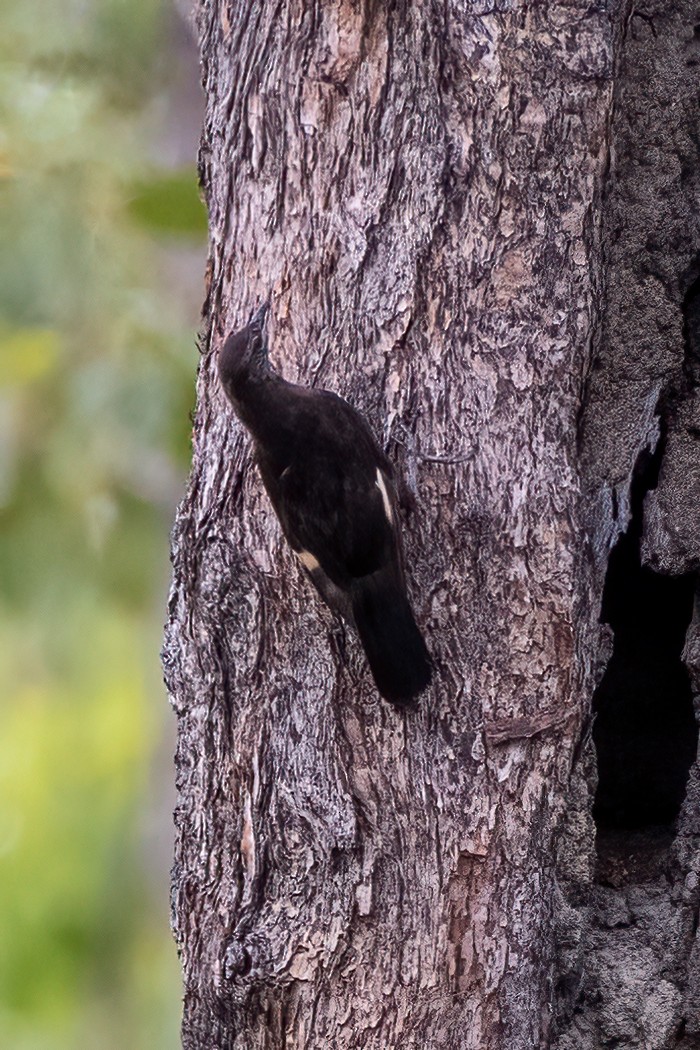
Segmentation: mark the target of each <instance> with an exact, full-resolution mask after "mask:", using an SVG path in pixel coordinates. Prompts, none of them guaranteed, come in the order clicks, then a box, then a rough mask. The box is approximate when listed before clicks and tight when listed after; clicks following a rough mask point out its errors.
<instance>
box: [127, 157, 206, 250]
mask: <svg viewBox="0 0 700 1050" xmlns="http://www.w3.org/2000/svg"><path fill="white" fill-rule="evenodd" d="M129 213H130V215H131V217H132V219H134V220H135V221H136V222H137V223H138V225H139V226H142V227H143V228H145V229H147V230H151V231H155V232H159V233H169V234H175V235H177V236H181V237H196V238H201V237H204V236H206V232H207V215H206V211H205V208H204V205H203V204H202V201H201V199H200V196H199V190H198V187H197V175H196V172H195V170H194V168H186V169H184V170H181V171H177V172H173V173H172V174H170V173H169V174H159V175H154V176H153V177H152V178H150V179H148V180H140V181H139V182H136V183H134V184H132V187H131V194H130V200H129Z"/></svg>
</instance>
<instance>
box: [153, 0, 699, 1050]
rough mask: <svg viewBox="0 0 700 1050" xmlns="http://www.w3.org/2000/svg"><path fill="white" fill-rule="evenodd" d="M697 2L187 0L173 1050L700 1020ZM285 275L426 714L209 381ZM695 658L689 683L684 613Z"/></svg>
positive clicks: (507, 1043)
mask: <svg viewBox="0 0 700 1050" xmlns="http://www.w3.org/2000/svg"><path fill="white" fill-rule="evenodd" d="M698 17H700V9H698V10H696V8H695V6H694V5H692V4H691V3H690V2H687V0H676V2H667V3H659V4H658V5H657V7H656V8H655V9H654V12H653V13H651V14H640V13H638V12H637V13H633V12H632V11H631V9H630V8H629V7H628V6H627V5H625V4H622V3H616V2H612V0H611V2H609V3H607V4H606V3H598V4H591V3H590V2H589V0H587V2H585V3H584V2H580V0H568V2H564V0H562V2H561V3H547V2H541V3H535V4H527V3H525V2H517V0H516V2H505V0H503V2H498V3H491V4H485V3H484V4H481V3H470V4H467V3H466V2H465V0H446V2H444V3H437V2H435V0H416V2H413V3H407V2H405V0H394V2H387V3H377V2H374V0H366V2H365V3H362V2H360V0H355V2H353V0H323V2H322V3H318V2H316V3H312V4H308V3H303V2H302V0H289V2H288V3H287V4H284V5H280V4H277V3H273V2H272V0H258V2H257V3H255V4H252V3H242V4H234V5H227V4H226V3H224V2H223V0H209V2H208V3H207V4H205V5H203V6H202V8H201V10H200V13H199V26H200V35H201V45H202V55H203V63H204V83H205V88H206V91H207V98H208V108H207V118H206V125H205V129H204V134H203V140H202V149H201V177H202V184H203V187H204V191H205V194H206V199H207V203H208V206H209V219H210V229H211V255H210V274H209V290H208V295H207V301H206V303H205V308H204V320H205V327H204V332H203V339H202V348H203V356H202V364H201V368H200V373H199V383H198V407H197V412H196V418H195V426H194V463H193V469H192V475H191V480H190V485H189V489H188V493H187V496H186V498H185V500H184V502H183V504H182V507H181V508H180V512H179V515H178V519H177V522H176V526H175V530H174V536H173V561H174V584H173V591H172V595H171V603H170V618H169V623H168V627H167V631H166V641H165V647H164V666H165V671H166V678H167V681H168V686H169V690H170V694H171V697H172V701H173V704H174V707H175V709H176V712H177V715H178V721H179V744H178V753H177V769H178V788H179V792H180V799H179V805H178V809H177V813H176V824H177V844H176V862H175V868H174V875H173V891H174V892H173V902H174V928H175V933H176V937H177V940H178V944H179V946H180V950H181V952H182V959H183V968H184V980H185V1011H184V1022H183V1039H184V1045H185V1047H186V1048H188V1050H190V1048H191V1050H195V1048H196V1050H213V1048H220V1050H228V1048H236V1050H243V1048H245V1050H253V1048H263V1047H264V1048H270V1050H273V1048H274V1050H277V1048H280V1050H281V1048H282V1047H287V1048H295V1050H296V1048H298V1050H301V1048H308V1050H311V1048H313V1050H330V1048H337V1050H346V1048H347V1050H349V1048H357V1050H360V1048H362V1050H398V1048H401V1050H410V1048H415V1050H434V1048H457V1047H459V1048H460V1050H462V1048H465V1050H466V1048H473V1050H501V1048H503V1050H532V1048H539V1047H543V1048H544V1047H550V1046H551V1047H554V1046H556V1047H559V1048H560V1050H589V1048H590V1050H597V1048H599V1047H600V1046H602V1045H610V1046H613V1045H614V1046H617V1047H637V1046H638V1047H654V1048H656V1047H658V1048H662V1047H664V1048H665V1047H671V1046H681V1047H691V1046H700V1003H698V992H700V942H697V938H696V936H695V927H696V926H697V914H698V899H699V891H698V868H699V867H700V859H699V858H700V852H699V850H698V839H697V835H698V833H700V818H699V817H698V800H700V790H699V789H698V778H697V770H696V768H695V766H694V765H693V768H692V771H691V778H690V781H689V782H688V783H689V787H688V791H687V797H686V800H685V805H684V807H683V810H682V813H681V815H680V817H679V818H678V821H677V822H675V821H676V816H677V814H678V809H679V807H680V806H681V803H682V801H683V795H684V793H685V788H686V777H687V773H688V768H689V766H690V765H691V764H692V763H693V762H694V758H695V748H696V743H697V733H696V730H695V722H694V720H693V718H692V699H691V683H690V680H689V678H688V671H687V670H685V667H684V665H683V664H682V663H681V656H680V649H681V647H682V645H683V639H684V637H685V635H686V630H687V628H688V625H689V621H690V616H691V613H692V594H693V590H694V584H695V576H694V573H695V572H696V571H697V568H698V564H699V554H700V540H699V538H698V527H697V520H696V519H697V506H698V495H699V494H700V468H699V466H698V454H697V450H698V443H697V436H698V433H700V406H699V405H698V401H697V399H696V396H695V395H696V392H697V386H698V381H699V380H700V290H699V289H700V265H699V261H700V226H699V223H698V209H697V199H698V187H699V182H698V174H697V172H698V137H697V130H696V122H697V119H698V104H697V91H698V89H697V71H698V70H697V68H696V64H697V62H698V60H700V27H698V26H697V25H695V22H696V21H697V20H698ZM269 293H271V294H272V308H271V324H270V336H271V338H270V344H271V357H272V360H273V363H274V364H275V365H276V366H277V367H278V368H279V369H280V371H281V372H282V373H283V375H284V376H285V377H286V378H288V379H291V380H294V381H299V382H302V383H304V384H307V385H316V386H319V387H322V388H326V389H330V390H334V391H336V392H338V393H340V394H341V395H342V396H344V397H345V398H347V400H349V401H350V402H351V403H352V404H354V405H355V406H356V407H357V408H358V409H360V411H362V412H363V413H364V414H365V415H366V417H367V418H368V419H369V421H370V422H371V424H372V426H373V428H374V431H375V433H376V435H377V436H378V438H379V439H380V441H381V442H382V443H383V444H384V446H385V447H386V449H387V450H388V453H389V455H390V456H391V457H392V459H393V460H394V461H395V463H396V466H397V471H398V472H399V473H400V474H402V475H403V476H404V478H405V479H406V481H407V487H408V489H410V490H411V491H412V493H413V496H414V499H413V500H411V501H407V502H408V503H409V504H410V505H409V507H408V509H407V513H406V517H405V521H404V535H405V545H406V550H407V564H408V567H409V586H410V588H411V592H412V597H413V603H414V606H415V609H416V614H417V617H418V620H419V622H420V624H421V626H422V629H423V630H424V632H425V636H426V639H427V641H428V644H429V648H430V649H431V651H432V654H433V657H434V660H435V664H436V674H435V681H434V684H433V686H432V687H431V689H430V691H429V693H427V694H426V695H425V696H423V697H422V698H421V701H420V704H419V708H418V710H417V711H416V712H408V713H398V712H397V711H396V710H395V709H393V708H392V707H390V706H389V705H387V704H386V703H384V702H383V701H382V700H381V699H380V698H379V697H378V696H377V693H376V691H375V689H374V687H373V684H372V680H371V678H370V675H369V672H368V671H367V668H366V666H365V662H364V659H363V656H362V653H361V650H360V647H359V644H358V642H357V639H356V638H355V636H354V635H353V634H352V633H351V632H350V631H349V630H346V629H345V628H343V627H342V626H341V625H340V624H339V623H338V622H337V621H335V620H334V618H333V616H332V615H331V614H330V613H329V612H328V610H326V609H325V607H323V606H322V605H321V603H320V602H319V601H318V600H317V598H316V596H315V594H314V593H312V590H311V588H310V586H309V584H308V583H307V582H305V580H304V578H303V577H302V575H301V574H300V571H299V569H298V568H297V566H296V565H295V564H294V560H293V557H292V555H291V552H290V551H289V550H288V548H287V547H286V546H285V545H284V543H283V541H282V538H281V533H280V529H279V526H278V524H277V521H276V519H275V517H274V514H273V512H272V510H271V508H270V506H269V504H268V502H267V499H266V497H265V495H264V493H263V491H262V487H261V483H260V479H259V477H258V474H257V472H256V470H255V469H254V467H253V465H252V462H251V458H250V442H249V439H248V438H247V436H246V435H245V433H244V432H243V431H242V429H241V427H240V426H239V424H238V423H237V422H236V420H235V419H234V417H233V416H232V413H231V411H230V409H229V407H228V405H227V403H226V401H225V399H224V396H223V393H222V391H221V390H220V388H219V385H218V382H217V378H216V369H215V362H216V354H217V352H218V349H219V347H220V345H221V342H222V339H223V337H224V336H225V334H227V333H228V332H229V331H230V330H232V329H234V328H236V327H240V326H241V325H242V324H243V323H245V320H247V317H248V314H249V312H250V310H251V309H252V308H253V307H254V306H255V305H256V303H258V302H259V301H260V300H261V299H262V298H263V297H266V296H267V295H268V294H269ZM660 439H661V440H660ZM645 450H646V455H645ZM654 486H655V487H654ZM693 486H695V488H693ZM652 488H653V492H652V491H650V492H649V495H648V497H647V498H646V500H645V498H644V497H645V493H646V491H648V490H650V489H652ZM621 537H622V538H621ZM618 541H619V542H618ZM611 551H613V552H614V555H613V557H612V558H611V557H610V555H611ZM640 551H641V557H642V558H643V559H644V561H645V562H646V563H648V565H649V566H650V568H649V569H647V570H643V569H642V568H641V567H640V562H639V559H640ZM652 570H653V571H652ZM662 574H665V575H662ZM606 575H607V586H605V602H604V601H603V594H604V585H605V582H606ZM645 588H647V589H646V590H645ZM649 588H651V592H649V593H648V589H649ZM601 607H602V615H603V618H604V619H607V622H608V623H609V625H610V626H605V625H601V624H600V623H599V617H600V616H601ZM647 609H649V610H651V612H649V615H648V616H647V615H646V613H645V610H647ZM655 617H658V620H657V619H656V618H655ZM613 635H614V640H613ZM657 644H658V646H660V647H661V648H660V649H659V652H658V653H657V648H656V647H657ZM685 660H686V664H687V667H688V670H689V671H690V673H691V677H692V675H693V674H695V675H696V679H695V684H696V686H700V621H694V623H693V625H692V626H691V629H690V631H689V632H688V636H687V641H686V648H685ZM645 661H646V662H645ZM606 666H607V670H606ZM659 668H661V671H659ZM604 672H605V673H604ZM657 672H658V673H657ZM655 675H656V678H655V677H654V676H655ZM601 679H602V681H601ZM657 679H658V681H657ZM599 682H600V685H599V688H598V690H597V692H595V690H596V685H597V684H598V683H599ZM640 683H641V684H640ZM650 683H651V684H650ZM594 694H595V695H594ZM642 694H643V697H642V699H643V706H644V718H639V717H638V714H639V711H640V709H641V708H640V704H642V701H641V700H639V697H640V696H642ZM647 694H648V695H647ZM592 706H594V707H595V708H596V710H597V711H598V712H599V715H598V721H597V723H596V726H597V728H596V731H595V733H596V737H595V743H596V745H597V748H598V753H599V755H600V763H601V783H600V788H599V791H598V797H597V802H596V817H597V820H598V825H599V828H598V835H597V837H596V827H595V823H594V820H593V816H592V808H593V802H594V793H595V790H596V773H595V755H594V748H593V742H592V738H591V733H590V727H591V721H592V719H591V711H592ZM671 709H672V711H673V716H672V718H671V719H670V728H669V720H668V719H667V717H666V712H667V711H669V710H671ZM689 713H690V717H689ZM647 716H648V717H647ZM654 716H656V719H655V718H654ZM660 739H661V740H662V743H663V746H662V747H661V748H660V750H661V751H662V761H659V760H658V758H659V756H658V755H657V751H658V750H659V748H657V747H656V743H657V742H658V741H659V740H660ZM618 756H619V758H618ZM655 762H656V765H654V763H655ZM645 763H647V765H645ZM649 763H651V765H650V766H648V764H649ZM647 766H648V768H647ZM621 768H624V770H629V772H630V777H631V781H630V777H628V778H626V779H625V777H622V778H621V777H620V776H619V771H620V769H621ZM640 770H641V774H640V772H639V771H640ZM649 770H650V771H649ZM635 778H636V779H635ZM650 784H652V785H654V790H653V791H651V790H647V789H648V788H649V785H650ZM652 795H653V796H654V798H656V797H657V795H658V798H659V799H661V800H662V802H664V803H665V808H664V806H663V805H662V806H661V807H660V808H659V806H657V807H656V809H655V808H654V805H653V804H652V803H650V802H649V801H648V797H651V796H652ZM674 822H675V823H674ZM630 829H631V830H630ZM674 829H675V830H677V834H675V835H674ZM596 843H597V845H596ZM693 1040H695V1041H693Z"/></svg>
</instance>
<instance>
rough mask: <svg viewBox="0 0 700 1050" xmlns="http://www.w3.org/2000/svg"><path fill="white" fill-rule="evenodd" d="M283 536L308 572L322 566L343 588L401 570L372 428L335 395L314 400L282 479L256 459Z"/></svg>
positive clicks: (389, 492) (387, 483)
mask: <svg viewBox="0 0 700 1050" xmlns="http://www.w3.org/2000/svg"><path fill="white" fill-rule="evenodd" d="M259 465H260V469H261V473H262V476H263V481H264V483H265V487H266V488H267V491H268V493H269V495H270V498H271V500H272V503H273V506H274V508H275V511H276V513H277V516H278V517H279V519H280V522H281V524H282V528H283V530H284V532H285V535H286V536H287V538H288V540H289V541H290V543H291V544H292V546H293V547H294V549H295V550H296V551H297V552H298V553H300V556H301V557H302V560H303V558H304V557H306V560H307V562H308V564H307V568H310V567H312V566H313V562H314V561H315V562H318V564H319V565H320V566H321V568H322V569H323V571H324V572H325V573H326V574H327V576H328V577H329V578H330V579H331V580H332V581H333V583H335V584H336V585H337V586H339V587H343V586H348V584H349V582H350V581H351V580H352V579H353V578H357V577H360V576H365V575H368V574H369V573H372V572H374V571H376V569H378V568H380V567H383V566H385V565H387V564H393V563H395V564H396V567H397V570H398V571H399V572H400V569H399V567H398V566H399V560H400V554H399V546H398V532H397V528H396V498H395V494H394V489H393V483H392V480H391V476H390V468H388V463H387V461H386V457H385V456H384V454H383V452H381V450H380V449H379V448H378V446H377V445H376V442H375V441H374V438H373V436H372V434H371V431H370V430H369V427H368V426H367V424H366V423H365V421H364V420H363V419H362V417H361V416H359V415H358V414H357V413H356V412H354V410H353V409H351V408H350V406H349V405H347V403H346V402H344V401H342V400H341V399H340V398H336V397H335V396H334V395H328V396H326V395H321V394H320V392H319V393H318V394H317V395H316V397H314V399H313V401H311V400H310V403H309V406H308V413H307V414H306V415H305V416H303V417H300V423H299V434H298V440H297V441H296V442H295V445H294V448H293V449H292V450H290V455H289V461H288V463H287V464H286V466H285V467H284V469H283V470H281V472H280V473H279V474H277V473H276V472H275V471H274V469H272V468H271V466H270V464H269V463H266V462H265V458H264V455H263V456H260V457H259Z"/></svg>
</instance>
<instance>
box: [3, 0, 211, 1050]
mask: <svg viewBox="0 0 700 1050" xmlns="http://www.w3.org/2000/svg"><path fill="white" fill-rule="evenodd" d="M0 14H1V17H0V24H1V25H2V35H1V39H0V210H1V219H0V240H1V248H0V723H1V725H0V1046H1V1047H3V1048H4V1050H30V1048H31V1050H64V1048H66V1050H67V1048H70V1050H75V1048H77V1047H80V1048H81V1050H93V1048H94V1050H97V1048H99V1050H111V1048H115V1050H116V1048H119V1050H124V1048H129V1050H139V1048H146V1047H148V1048H149V1050H158V1048H161V1047H167V1048H174V1047H177V1046H178V1045H179V1036H178V1029H179V1015H180V978H179V965H178V961H177V957H176V953H175V949H174V946H173V942H172V938H171V935H170V930H169V925H168V890H169V885H168V879H169V866H170V860H171V849H172V818H171V811H172V806H173V802H174V798H173V787H172V781H173V772H172V758H171V756H172V751H173V746H174V745H173V741H174V733H175V719H174V716H173V714H172V712H171V711H170V708H169V706H168V703H167V699H166V696H165V692H164V689H163V686H162V684H161V675H160V666H159V661H158V652H159V648H160V643H161V629H162V623H163V620H164V618H165V602H166V594H167V587H168V581H169V572H170V569H169V563H168V533H169V529H170V525H171V522H172V518H173V515H174V511H175V507H176V504H177V502H178V500H179V499H180V497H181V495H182V492H183V487H184V480H185V476H186V472H187V467H188V461H189V429H190V421H189V414H190V411H191V409H192V407H193V398H194V377H195V369H196V363H197V352H196V347H195V332H196V327H197V324H198V320H199V309H200V304H201V300H202V294H203V273H204V265H205V256H206V217H205V213H204V209H203V207H202V205H201V203H200V200H199V195H198V191H197V181H196V170H195V158H196V148H197V139H198V135H199V125H200V121H201V114H202V109H203V100H202V98H201V95H200V87H199V71H198V63H197V51H196V47H195V44H194V35H193V30H192V28H191V25H190V23H189V5H182V6H180V7H178V6H176V0H0Z"/></svg>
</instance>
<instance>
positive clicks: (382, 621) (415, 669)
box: [351, 571, 431, 707]
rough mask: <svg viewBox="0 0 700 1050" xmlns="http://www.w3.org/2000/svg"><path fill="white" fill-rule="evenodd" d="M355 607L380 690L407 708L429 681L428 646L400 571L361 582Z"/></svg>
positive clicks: (354, 593) (355, 593)
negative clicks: (399, 577) (414, 614)
mask: <svg viewBox="0 0 700 1050" xmlns="http://www.w3.org/2000/svg"><path fill="white" fill-rule="evenodd" d="M351 597H352V611H353V615H354V617H355V624H356V626H357V631H358V634H359V635H360V641H361V642H362V646H363V648H364V650H365V653H366V655H367V660H368V661H369V666H370V670H371V671H372V675H373V677H374V681H375V682H376V684H377V689H378V690H379V692H380V693H381V694H382V696H383V697H385V698H386V699H387V700H389V701H390V702H391V703H392V704H396V705H397V706H399V707H404V706H406V705H408V704H410V702H411V700H412V699H413V698H414V697H415V696H416V695H417V694H418V693H420V692H422V690H423V689H425V688H426V686H427V685H428V684H429V683H430V676H431V668H430V657H429V655H428V650H427V649H426V647H425V642H424V641H423V638H422V635H421V633H420V631H419V630H418V627H417V625H416V621H415V620H414V618H413V613H412V612H411V606H410V605H409V604H408V598H407V597H406V592H405V590H404V587H403V584H402V583H401V582H400V581H399V580H397V578H396V575H395V573H394V572H393V571H392V572H391V574H389V573H388V572H386V571H381V572H375V573H373V574H372V575H371V576H363V577H362V578H361V579H359V580H356V581H355V582H354V583H353V585H352V589H351Z"/></svg>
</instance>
